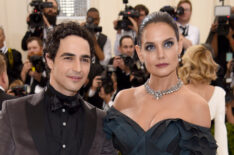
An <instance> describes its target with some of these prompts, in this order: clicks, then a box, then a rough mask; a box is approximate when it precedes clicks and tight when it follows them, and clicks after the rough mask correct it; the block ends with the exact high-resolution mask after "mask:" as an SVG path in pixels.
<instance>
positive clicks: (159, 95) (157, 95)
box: [154, 91, 162, 100]
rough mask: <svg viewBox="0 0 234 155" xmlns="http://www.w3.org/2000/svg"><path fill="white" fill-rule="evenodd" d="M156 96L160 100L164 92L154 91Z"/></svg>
mask: <svg viewBox="0 0 234 155" xmlns="http://www.w3.org/2000/svg"><path fill="white" fill-rule="evenodd" d="M154 97H155V98H156V99H157V100H159V99H160V98H161V97H162V93H161V92H160V91H156V92H154Z"/></svg>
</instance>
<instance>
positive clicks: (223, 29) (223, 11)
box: [214, 5, 234, 36]
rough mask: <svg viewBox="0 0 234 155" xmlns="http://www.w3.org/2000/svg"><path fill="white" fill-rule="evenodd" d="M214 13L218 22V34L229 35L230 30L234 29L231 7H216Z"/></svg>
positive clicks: (233, 15) (233, 16)
mask: <svg viewBox="0 0 234 155" xmlns="http://www.w3.org/2000/svg"><path fill="white" fill-rule="evenodd" d="M214 13H215V17H216V20H217V22H218V28H217V33H218V34H219V35H223V36H226V35H228V33H229V28H230V27H232V29H234V24H233V23H234V14H231V6H224V5H223V6H216V7H215V12H214ZM231 23H232V24H231Z"/></svg>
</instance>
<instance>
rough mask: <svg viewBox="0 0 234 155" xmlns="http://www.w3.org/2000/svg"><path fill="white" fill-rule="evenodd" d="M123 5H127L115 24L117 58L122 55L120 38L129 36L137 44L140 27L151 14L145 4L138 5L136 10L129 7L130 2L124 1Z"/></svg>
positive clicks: (115, 51)
mask: <svg viewBox="0 0 234 155" xmlns="http://www.w3.org/2000/svg"><path fill="white" fill-rule="evenodd" d="M123 3H124V4H125V9H124V11H120V13H119V18H120V19H118V20H115V21H114V22H113V24H114V28H115V29H116V31H117V34H116V40H115V44H114V53H115V55H116V56H117V55H119V54H120V51H119V49H118V47H119V40H120V38H121V37H122V36H124V35H129V36H131V37H132V38H133V40H134V43H135V40H136V37H137V32H138V26H139V25H140V23H141V21H142V20H143V19H144V18H145V16H147V15H148V13H149V10H148V8H147V7H146V6H144V5H143V4H139V5H136V6H135V8H133V7H131V6H128V5H127V3H128V0H123Z"/></svg>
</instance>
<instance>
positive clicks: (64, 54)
mask: <svg viewBox="0 0 234 155" xmlns="http://www.w3.org/2000/svg"><path fill="white" fill-rule="evenodd" d="M65 56H75V54H73V53H63V54H62V55H61V56H60V57H65Z"/></svg>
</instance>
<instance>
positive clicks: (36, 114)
mask: <svg viewBox="0 0 234 155" xmlns="http://www.w3.org/2000/svg"><path fill="white" fill-rule="evenodd" d="M43 99H44V93H40V94H35V95H34V96H33V98H32V100H31V101H28V103H27V104H26V117H27V121H28V128H29V131H30V133H31V136H32V138H33V141H34V144H35V146H36V148H37V150H38V152H39V153H40V155H46V154H47V153H46V135H45V108H44V104H43V101H44V100H43Z"/></svg>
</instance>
